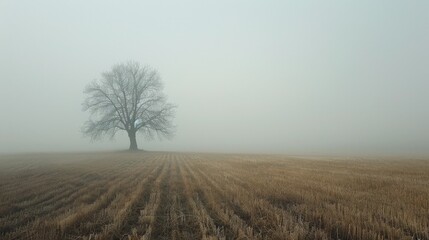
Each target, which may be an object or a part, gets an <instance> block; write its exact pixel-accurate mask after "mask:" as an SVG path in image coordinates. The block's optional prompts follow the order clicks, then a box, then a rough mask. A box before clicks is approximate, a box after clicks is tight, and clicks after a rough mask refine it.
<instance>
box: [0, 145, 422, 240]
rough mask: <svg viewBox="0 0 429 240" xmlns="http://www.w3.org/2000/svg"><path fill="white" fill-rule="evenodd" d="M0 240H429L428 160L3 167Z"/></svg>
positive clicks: (163, 159)
mask: <svg viewBox="0 0 429 240" xmlns="http://www.w3.org/2000/svg"><path fill="white" fill-rule="evenodd" d="M0 166H2V168H1V170H0V192H1V195H0V239H343V240H344V239H380V240H381V239H412V238H415V239H417V238H419V239H429V201H428V199H429V161H426V160H392V159H384V160H381V159H373V160H362V159H361V160H357V159H353V160H344V159H336V160H335V159H334V160H332V159H304V158H292V157H285V156H275V155H266V156H265V155H231V154H230V155H226V154H225V155H222V154H186V153H151V152H141V153H127V152H122V153H97V154H68V155H67V154H64V155H60V154H48V155H37V156H30V155H28V156H25V155H21V156H7V157H2V159H0Z"/></svg>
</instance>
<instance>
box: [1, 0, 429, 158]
mask: <svg viewBox="0 0 429 240" xmlns="http://www.w3.org/2000/svg"><path fill="white" fill-rule="evenodd" d="M428 43H429V1H423V0H422V1H402V0H401V1H293V2H292V1H58V0H55V1H12V0H11V1H7V0H5V1H0V89H1V95H0V109H1V117H0V152H22V151H24V152H28V151H51V150H55V151H79V150H102V149H126V148H127V147H128V144H129V143H128V139H127V137H126V135H125V134H120V135H118V136H117V138H116V140H115V141H110V140H108V139H106V140H105V141H101V142H96V143H91V142H90V140H89V139H88V138H84V137H82V134H81V132H80V129H81V126H82V124H83V122H84V121H85V120H86V119H87V118H88V114H87V113H85V112H82V111H81V109H82V107H81V103H82V101H83V99H84V96H83V93H82V91H83V89H84V87H85V85H86V84H87V83H89V82H90V81H92V80H93V79H96V78H99V77H100V73H101V72H103V71H106V70H109V69H110V67H111V66H112V65H114V64H116V63H120V62H124V61H128V60H136V61H139V62H140V63H142V64H149V65H151V66H152V67H154V68H156V69H158V71H159V72H160V74H161V77H162V79H163V82H164V84H165V92H166V94H167V95H168V96H169V101H170V102H173V103H175V104H176V105H178V109H177V115H176V120H175V123H176V125H177V132H176V137H175V138H174V139H172V140H171V141H152V142H148V141H146V140H144V138H143V137H139V139H138V142H139V147H143V148H145V149H151V150H177V151H225V152H266V153H270V152H271V153H289V154H387V155H394V154H404V155H406V154H429V44H428Z"/></svg>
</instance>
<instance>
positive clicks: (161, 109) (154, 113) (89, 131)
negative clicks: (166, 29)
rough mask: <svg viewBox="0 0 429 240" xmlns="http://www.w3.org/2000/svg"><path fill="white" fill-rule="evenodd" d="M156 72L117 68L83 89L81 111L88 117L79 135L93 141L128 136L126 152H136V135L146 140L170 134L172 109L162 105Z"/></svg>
mask: <svg viewBox="0 0 429 240" xmlns="http://www.w3.org/2000/svg"><path fill="white" fill-rule="evenodd" d="M162 89H163V86H162V82H161V79H160V77H159V74H158V72H157V71H156V70H154V69H152V68H150V67H148V66H144V67H142V66H140V64H139V63H137V62H128V63H122V64H118V65H115V66H113V67H112V69H111V70H110V71H107V72H104V73H102V78H101V79H100V80H98V81H97V80H94V81H93V82H92V83H90V84H88V86H86V88H85V90H84V93H85V95H86V99H85V101H84V103H83V110H84V111H89V112H90V113H91V118H90V120H88V121H87V122H85V124H84V126H83V133H84V134H85V135H87V136H90V137H91V138H92V139H93V140H95V139H99V138H101V137H102V136H104V135H108V136H110V137H111V138H113V137H114V136H115V134H116V133H117V131H118V130H123V131H126V132H127V133H128V137H129V138H130V148H129V149H130V150H137V149H138V148H137V140H136V133H138V132H140V133H142V134H143V135H145V136H146V137H148V138H149V139H151V138H153V137H154V136H155V135H157V136H159V137H170V136H171V135H172V133H173V125H172V119H173V117H174V109H175V108H176V107H175V106H174V105H172V104H170V103H168V102H167V101H166V96H165V95H164V93H163V92H162Z"/></svg>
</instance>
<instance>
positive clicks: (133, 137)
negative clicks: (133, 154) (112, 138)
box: [128, 131, 138, 150]
mask: <svg viewBox="0 0 429 240" xmlns="http://www.w3.org/2000/svg"><path fill="white" fill-rule="evenodd" d="M128 137H129V138H130V150H138V148H137V140H136V132H134V131H129V132H128Z"/></svg>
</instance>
